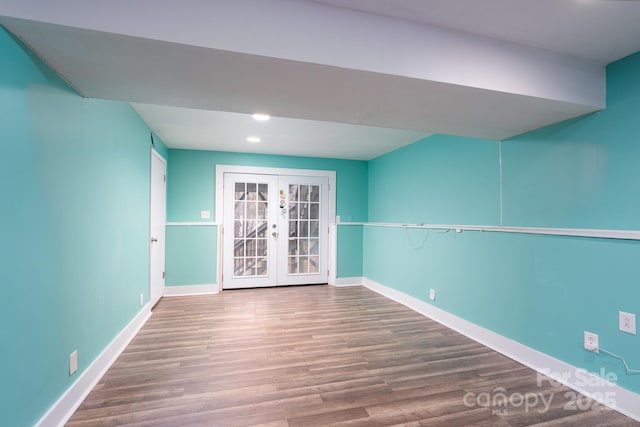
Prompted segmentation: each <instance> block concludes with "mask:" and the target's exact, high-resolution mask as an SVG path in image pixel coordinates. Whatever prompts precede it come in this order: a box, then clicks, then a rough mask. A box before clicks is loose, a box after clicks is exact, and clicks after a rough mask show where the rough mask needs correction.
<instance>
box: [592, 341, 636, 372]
mask: <svg viewBox="0 0 640 427" xmlns="http://www.w3.org/2000/svg"><path fill="white" fill-rule="evenodd" d="M600 353H605V354H608V355H609V356H611V357H613V358H615V359H618V360H621V361H622V364H623V365H624V370H625V372H626V373H627V375H631V374H640V370H638V369H631V368H629V365H628V364H627V361H626V360H625V358H624V357H622V356H618V355H617V354H615V353H612V352H610V351H609V350H605V349H604V348H602V347H600Z"/></svg>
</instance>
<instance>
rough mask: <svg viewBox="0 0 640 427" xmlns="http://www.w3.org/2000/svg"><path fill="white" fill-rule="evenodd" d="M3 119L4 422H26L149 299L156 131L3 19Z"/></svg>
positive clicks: (0, 391) (0, 339)
mask: <svg viewBox="0 0 640 427" xmlns="http://www.w3.org/2000/svg"><path fill="white" fill-rule="evenodd" d="M0 129H1V130H2V136H1V139H0V147H1V148H2V155H1V156H0V195H1V197H2V208H1V209H0V251H1V256H0V263H1V264H0V272H1V274H2V309H1V310H0V343H1V344H2V351H1V352H0V378H1V380H0V382H1V383H2V387H0V424H1V425H5V426H17V427H20V426H30V425H33V424H34V423H35V422H36V421H37V420H38V419H39V418H40V417H41V416H42V415H43V414H44V413H45V412H46V411H47V410H48V409H49V407H50V406H51V405H52V404H53V403H54V402H55V401H56V400H57V399H58V398H59V397H60V396H61V395H62V394H63V393H64V392H65V390H66V389H67V388H68V387H69V386H70V385H71V384H72V382H73V381H75V380H76V379H77V378H78V376H79V375H80V374H82V373H83V371H85V370H86V368H87V366H88V365H89V364H90V363H91V362H92V361H93V360H94V359H95V357H96V356H97V355H98V354H99V353H100V352H101V351H102V350H103V349H104V348H105V347H106V346H107V345H108V344H109V343H110V342H111V340H112V339H113V338H114V337H115V336H116V335H117V334H118V333H119V332H120V331H121V330H122V329H123V328H124V327H125V326H126V325H127V324H128V323H129V322H130V321H131V320H132V319H133V317H134V316H135V315H136V314H137V313H138V312H139V311H140V304H139V298H140V294H141V293H142V294H144V298H145V300H148V289H149V277H148V269H149V245H148V239H149V175H150V131H149V129H148V128H147V127H146V125H145V124H144V123H143V122H142V120H141V119H140V118H139V117H138V116H137V114H136V113H135V111H134V110H133V109H132V108H131V106H130V105H128V104H124V103H117V102H110V101H98V100H90V99H84V98H82V97H80V96H78V95H77V94H76V93H74V91H73V90H72V89H70V88H69V87H68V86H67V85H66V84H65V83H64V82H63V81H62V80H61V79H60V78H58V77H57V76H56V74H54V73H53V72H52V71H51V70H50V69H49V68H48V67H47V66H45V65H44V64H43V63H42V62H40V61H39V60H38V59H37V58H36V57H35V56H34V55H33V54H32V53H31V52H30V51H29V50H28V49H27V48H25V47H23V46H22V45H21V44H20V43H18V42H17V41H16V40H15V39H14V38H13V37H12V36H11V35H9V33H7V32H6V31H5V30H4V29H3V28H1V27H0ZM157 141H158V140H157ZM159 143H160V146H159V151H161V152H162V151H164V152H165V153H166V148H164V147H162V143H161V141H160V142H159ZM74 350H78V362H79V371H78V372H76V374H75V375H73V376H71V377H70V376H69V355H70V354H71V352H72V351H74Z"/></svg>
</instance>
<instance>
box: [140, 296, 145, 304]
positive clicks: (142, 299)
mask: <svg viewBox="0 0 640 427" xmlns="http://www.w3.org/2000/svg"><path fill="white" fill-rule="evenodd" d="M143 305H144V294H140V307H142V306H143Z"/></svg>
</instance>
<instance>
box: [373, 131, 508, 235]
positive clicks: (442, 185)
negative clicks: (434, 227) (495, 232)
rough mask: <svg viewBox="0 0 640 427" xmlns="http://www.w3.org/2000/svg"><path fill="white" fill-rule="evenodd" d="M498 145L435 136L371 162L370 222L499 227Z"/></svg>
mask: <svg viewBox="0 0 640 427" xmlns="http://www.w3.org/2000/svg"><path fill="white" fill-rule="evenodd" d="M498 162H499V156H498V143H497V142H495V141H485V140H477V139H471V138H456V137H450V136H442V135H435V136H431V137H429V138H426V139H423V140H421V141H418V142H416V143H413V144H411V145H408V146H406V147H403V148H400V149H398V150H396V151H393V152H391V153H389V154H386V155H384V156H381V157H378V158H376V159H374V160H372V161H371V162H370V163H369V221H372V222H402V223H417V224H421V223H430V224H440V223H448V224H482V225H487V224H494V225H495V224H499V222H500V209H499V207H500V197H499V191H498V190H499V185H500V174H499V172H500V171H499V168H498Z"/></svg>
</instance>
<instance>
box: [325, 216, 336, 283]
mask: <svg viewBox="0 0 640 427" xmlns="http://www.w3.org/2000/svg"><path fill="white" fill-rule="evenodd" d="M327 240H328V242H329V254H328V255H327V256H328V257H329V259H328V260H327V268H328V269H329V274H328V275H327V283H328V284H329V285H331V286H338V285H337V281H338V279H337V278H336V275H337V274H338V229H337V228H336V225H335V224H334V223H330V224H329V239H327Z"/></svg>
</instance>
